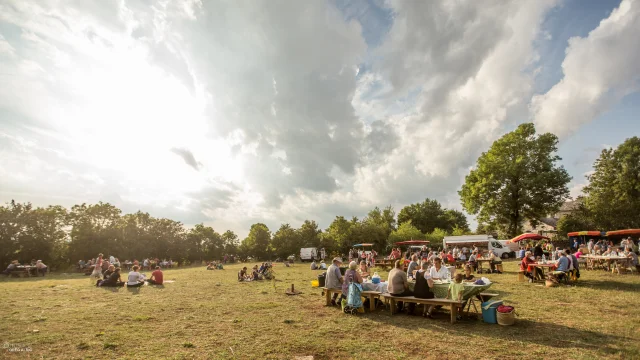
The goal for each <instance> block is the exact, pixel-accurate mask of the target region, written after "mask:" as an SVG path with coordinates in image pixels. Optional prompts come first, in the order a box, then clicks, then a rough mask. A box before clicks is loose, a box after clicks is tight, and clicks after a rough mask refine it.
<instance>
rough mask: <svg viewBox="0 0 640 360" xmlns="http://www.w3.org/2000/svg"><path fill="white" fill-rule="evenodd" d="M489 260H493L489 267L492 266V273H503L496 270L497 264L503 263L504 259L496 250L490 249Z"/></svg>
mask: <svg viewBox="0 0 640 360" xmlns="http://www.w3.org/2000/svg"><path fill="white" fill-rule="evenodd" d="M489 260H491V261H490V262H489V267H490V268H491V273H492V274H493V273H499V274H501V273H502V272H500V271H498V270H496V265H497V264H502V259H500V258H499V257H498V256H497V255H496V253H495V252H493V251H490V252H489Z"/></svg>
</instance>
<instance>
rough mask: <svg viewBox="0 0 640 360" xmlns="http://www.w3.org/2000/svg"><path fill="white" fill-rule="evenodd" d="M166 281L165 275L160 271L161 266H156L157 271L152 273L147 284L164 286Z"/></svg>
mask: <svg viewBox="0 0 640 360" xmlns="http://www.w3.org/2000/svg"><path fill="white" fill-rule="evenodd" d="M163 280H164V274H163V273H162V270H160V266H156V269H155V270H154V271H153V272H152V273H151V277H150V278H149V280H147V282H148V283H149V285H162V283H163Z"/></svg>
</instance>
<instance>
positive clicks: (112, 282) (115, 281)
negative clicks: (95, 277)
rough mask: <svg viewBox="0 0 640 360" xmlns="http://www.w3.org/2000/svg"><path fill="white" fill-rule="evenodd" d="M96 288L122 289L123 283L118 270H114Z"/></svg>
mask: <svg viewBox="0 0 640 360" xmlns="http://www.w3.org/2000/svg"><path fill="white" fill-rule="evenodd" d="M98 286H102V287H122V286H124V283H123V282H122V279H121V278H120V268H119V267H117V268H114V270H113V272H112V273H111V274H110V275H109V277H108V278H106V279H104V280H102V281H101V282H100V283H99V284H98Z"/></svg>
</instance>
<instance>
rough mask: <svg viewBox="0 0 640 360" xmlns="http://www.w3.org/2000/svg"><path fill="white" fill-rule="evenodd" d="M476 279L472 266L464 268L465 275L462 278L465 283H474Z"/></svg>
mask: <svg viewBox="0 0 640 360" xmlns="http://www.w3.org/2000/svg"><path fill="white" fill-rule="evenodd" d="M474 278H475V276H473V274H472V273H471V266H469V265H466V266H465V267H464V275H463V276H462V279H463V280H465V281H473V279H474Z"/></svg>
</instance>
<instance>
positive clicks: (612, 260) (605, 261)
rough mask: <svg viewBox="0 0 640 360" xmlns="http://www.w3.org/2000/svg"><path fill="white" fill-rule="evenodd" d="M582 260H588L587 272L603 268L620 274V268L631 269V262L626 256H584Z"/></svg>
mask: <svg viewBox="0 0 640 360" xmlns="http://www.w3.org/2000/svg"><path fill="white" fill-rule="evenodd" d="M581 258H585V259H586V260H587V266H586V268H587V270H594V269H596V268H601V269H603V270H609V269H610V270H611V271H612V272H613V271H616V270H617V272H618V274H619V273H620V268H623V269H624V268H627V267H629V263H630V260H631V259H629V258H628V257H626V256H606V255H583V256H581Z"/></svg>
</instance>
